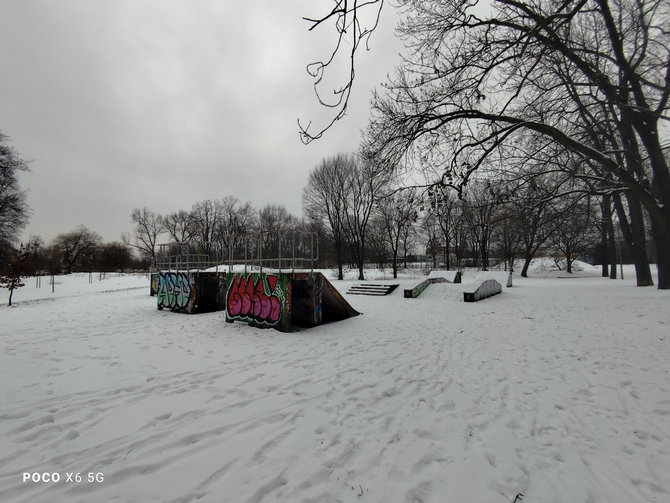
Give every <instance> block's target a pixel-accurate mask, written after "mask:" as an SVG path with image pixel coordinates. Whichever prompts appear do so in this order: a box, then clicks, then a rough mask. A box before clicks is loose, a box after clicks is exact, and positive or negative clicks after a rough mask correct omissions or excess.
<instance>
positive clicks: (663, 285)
mask: <svg viewBox="0 0 670 503" xmlns="http://www.w3.org/2000/svg"><path fill="white" fill-rule="evenodd" d="M669 221H670V219H669ZM651 235H652V237H653V239H654V244H655V245H656V267H657V268H658V288H659V290H668V289H670V238H668V235H667V233H665V232H663V230H662V229H661V225H660V224H659V223H658V222H657V221H656V220H654V219H652V220H651Z"/></svg>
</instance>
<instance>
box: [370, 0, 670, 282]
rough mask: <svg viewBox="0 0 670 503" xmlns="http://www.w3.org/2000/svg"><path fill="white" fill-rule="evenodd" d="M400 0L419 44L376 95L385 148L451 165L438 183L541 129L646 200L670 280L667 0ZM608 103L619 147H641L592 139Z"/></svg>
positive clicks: (388, 153)
mask: <svg viewBox="0 0 670 503" xmlns="http://www.w3.org/2000/svg"><path fill="white" fill-rule="evenodd" d="M399 3H400V5H401V6H402V7H404V8H406V11H407V13H408V16H407V18H406V20H405V22H404V23H403V24H402V25H401V27H400V30H401V32H402V34H403V35H404V37H405V38H406V43H407V46H408V47H409V51H410V52H409V54H408V56H407V58H406V63H405V64H404V65H403V67H402V68H401V69H400V71H399V72H398V74H397V76H396V78H395V79H394V80H393V81H392V82H391V83H390V84H389V85H388V90H387V92H386V93H385V94H384V95H377V96H376V97H375V102H374V108H375V118H374V120H373V121H372V123H371V125H370V128H369V130H368V132H367V139H368V142H369V144H370V145H372V146H377V148H378V150H379V152H378V154H379V155H380V156H381V157H382V158H385V159H387V161H388V162H389V163H392V162H395V161H397V159H398V158H400V157H402V156H405V155H407V154H410V155H411V156H412V158H413V159H415V160H416V161H417V162H420V163H422V164H429V165H432V166H435V167H436V168H438V167H439V166H446V167H447V168H446V169H443V172H442V177H441V179H440V180H439V183H442V184H447V185H453V186H454V187H455V188H457V189H458V190H461V189H462V187H463V185H466V184H467V183H468V181H469V179H470V178H471V177H472V176H473V173H475V172H476V171H477V170H479V169H481V168H482V167H484V166H486V164H487V162H488V161H487V160H488V159H489V158H490V157H492V156H495V155H499V154H500V152H501V149H502V148H504V147H509V148H513V147H514V145H515V142H518V141H519V139H520V138H522V137H523V136H524V135H527V134H536V135H540V136H542V137H544V138H546V139H548V140H549V141H551V142H552V143H554V144H555V145H558V146H560V147H561V148H563V149H565V150H568V151H570V152H573V153H574V154H575V156H576V157H578V158H579V159H580V162H582V163H584V164H590V165H591V166H592V167H593V168H595V169H593V170H592V173H590V174H588V175H586V176H589V177H590V178H591V180H592V182H594V183H593V184H592V185H593V186H595V185H596V184H595V181H596V179H597V180H598V184H597V185H598V189H599V190H601V191H606V190H609V191H625V192H626V193H627V194H629V195H630V196H631V197H633V198H635V199H637V200H638V201H639V202H640V204H642V206H644V208H645V209H646V211H647V212H648V214H649V216H650V217H651V222H652V234H653V237H654V241H655V243H656V247H657V259H658V274H659V276H658V277H659V280H658V287H659V288H662V289H667V288H670V170H669V169H668V161H667V157H666V155H665V153H664V146H663V143H662V140H661V134H660V130H659V121H661V120H667V119H668V115H667V112H668V108H669V100H670V79H668V77H667V75H668V74H669V73H670V57H669V55H670V31H668V30H667V28H666V27H667V26H668V24H669V23H670V12H669V11H668V9H667V8H666V6H664V4H663V2H659V1H657V0H640V1H633V0H624V1H622V2H611V1H609V0H592V1H589V0H582V1H579V2H563V3H556V2H551V1H549V0H539V1H537V2H533V3H523V2H521V3H520V2H516V1H513V0H500V1H498V2H496V3H495V4H494V5H493V8H492V9H490V10H488V11H486V12H485V10H484V9H479V10H477V8H476V4H477V2H460V1H456V0H448V1H444V0H423V1H418V0H401V1H400V2H399ZM556 68H561V69H562V70H561V72H562V73H561V75H562V77H561V75H558V74H557V71H556ZM557 76H558V77H560V78H561V79H562V78H563V77H565V78H568V79H570V80H571V81H572V82H573V83H574V84H575V85H574V86H573V87H572V88H570V87H569V86H565V85H563V81H562V80H560V79H559V80H558V81H557ZM574 89H578V90H579V99H578V100H577V99H575V95H574V93H572V92H571V91H572V90H574ZM603 107H605V108H609V109H610V111H609V112H608V114H607V117H608V119H607V120H608V121H609V122H610V124H611V126H612V127H611V128H610V129H609V131H610V133H611V134H613V135H614V137H615V139H616V143H617V144H618V145H619V147H620V148H619V150H618V151H619V152H621V151H625V150H630V147H632V146H634V145H635V144H637V145H638V147H639V150H640V154H641V155H640V156H639V159H637V160H636V159H635V158H628V159H624V160H623V161H622V158H621V156H619V157H618V156H617V155H615V153H616V151H617V150H616V149H614V150H613V149H612V148H611V146H612V145H611V142H607V144H606V145H605V144H598V143H596V142H594V141H593V137H592V135H589V132H588V129H589V128H593V126H594V124H596V123H597V122H598V121H593V120H591V119H589V120H588V122H586V121H585V117H587V116H588V114H589V113H591V114H592V117H594V118H599V117H600V116H599V115H598V114H600V112H598V114H596V110H603ZM595 133H596V136H598V135H602V134H605V132H604V131H601V130H598V129H596V131H595ZM603 145H605V147H606V148H603ZM640 159H642V160H644V164H640ZM636 163H637V165H636ZM582 176H584V171H582Z"/></svg>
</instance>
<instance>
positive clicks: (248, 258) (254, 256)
mask: <svg viewBox="0 0 670 503" xmlns="http://www.w3.org/2000/svg"><path fill="white" fill-rule="evenodd" d="M318 259H319V236H318V235H317V234H316V233H315V232H307V231H300V230H297V229H283V230H279V231H261V232H253V233H244V234H229V235H226V236H224V237H223V238H222V239H221V240H219V241H213V242H197V241H191V242H188V243H164V244H159V245H158V250H157V253H156V263H155V266H156V269H158V270H159V271H173V270H174V271H186V272H188V271H193V270H198V271H204V270H214V271H216V272H218V271H219V270H228V271H233V270H234V269H235V266H240V267H239V268H240V269H242V266H243V268H244V269H243V270H244V272H245V273H246V272H249V271H259V272H263V269H273V270H278V271H279V272H282V270H293V271H295V270H296V269H298V270H300V269H302V270H304V269H309V270H310V271H313V270H314V265H315V264H316V263H317V261H318Z"/></svg>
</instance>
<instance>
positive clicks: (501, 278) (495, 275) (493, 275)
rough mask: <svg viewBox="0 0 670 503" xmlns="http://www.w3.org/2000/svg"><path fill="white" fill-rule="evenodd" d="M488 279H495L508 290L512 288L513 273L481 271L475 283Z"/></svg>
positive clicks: (476, 276)
mask: <svg viewBox="0 0 670 503" xmlns="http://www.w3.org/2000/svg"><path fill="white" fill-rule="evenodd" d="M487 279H494V280H496V281H497V282H498V283H500V284H501V285H505V286H506V287H507V288H509V287H511V286H512V273H511V272H510V271H479V272H478V273H477V274H475V279H474V280H473V283H475V282H479V281H484V280H487Z"/></svg>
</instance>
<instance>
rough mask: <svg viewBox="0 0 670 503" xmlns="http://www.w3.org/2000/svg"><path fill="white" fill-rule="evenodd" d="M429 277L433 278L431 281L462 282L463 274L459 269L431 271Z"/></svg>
mask: <svg viewBox="0 0 670 503" xmlns="http://www.w3.org/2000/svg"><path fill="white" fill-rule="evenodd" d="M428 279H429V280H432V281H431V283H440V282H447V283H460V282H461V275H460V274H459V272H458V271H430V274H429V275H428Z"/></svg>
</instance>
